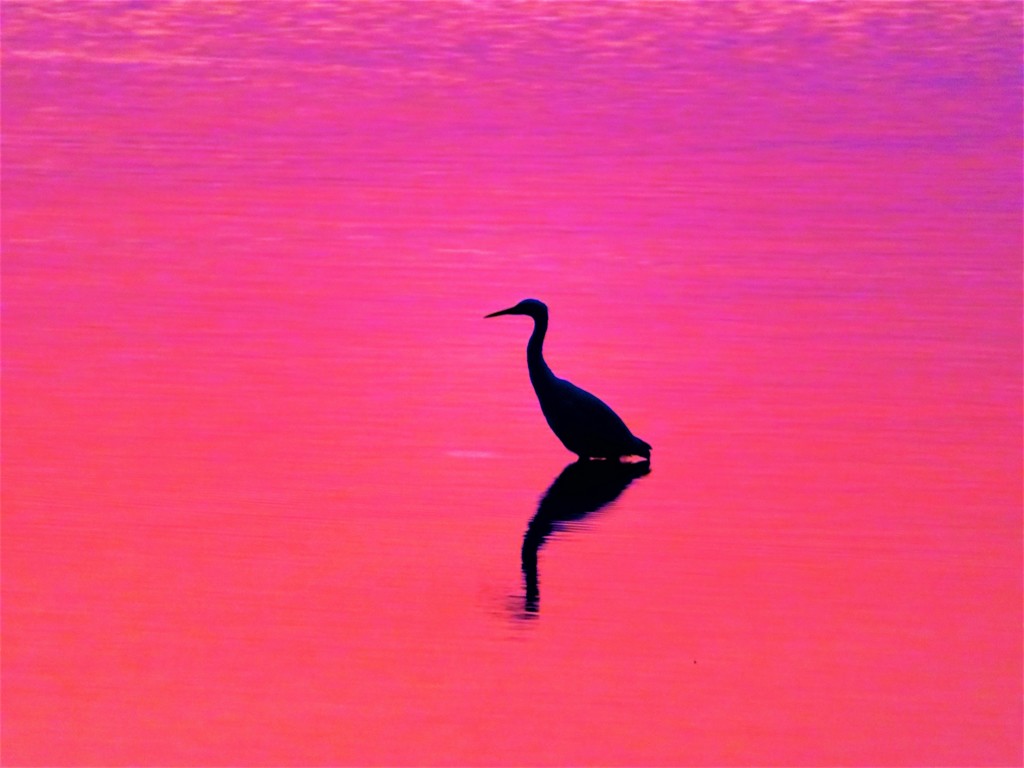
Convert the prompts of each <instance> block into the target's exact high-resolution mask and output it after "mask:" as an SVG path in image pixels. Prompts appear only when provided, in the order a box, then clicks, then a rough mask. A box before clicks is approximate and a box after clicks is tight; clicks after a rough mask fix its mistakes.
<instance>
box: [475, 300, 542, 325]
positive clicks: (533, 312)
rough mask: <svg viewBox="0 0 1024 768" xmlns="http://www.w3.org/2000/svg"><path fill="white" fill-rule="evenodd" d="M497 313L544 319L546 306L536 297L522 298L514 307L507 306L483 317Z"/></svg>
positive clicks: (496, 314)
mask: <svg viewBox="0 0 1024 768" xmlns="http://www.w3.org/2000/svg"><path fill="white" fill-rule="evenodd" d="M498 315H529V316H530V317H532V318H533V319H534V320H540V319H541V318H543V319H545V320H546V319H547V316H548V307H547V305H546V304H545V303H544V302H543V301H538V300H537V299H523V300H522V301H520V302H519V303H518V304H516V305H515V306H514V307H509V308H508V309H503V310H501V311H499V312H492V313H491V314H489V315H484V317H485V318H488V317H497V316H498Z"/></svg>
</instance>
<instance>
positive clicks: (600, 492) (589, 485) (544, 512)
mask: <svg viewBox="0 0 1024 768" xmlns="http://www.w3.org/2000/svg"><path fill="white" fill-rule="evenodd" d="M650 471H651V465H650V462H647V461H643V462H638V463H633V464H628V463H626V464H621V463H619V462H617V461H588V460H586V459H583V460H580V461H577V462H574V463H572V464H570V465H569V466H567V467H566V468H565V469H563V470H562V472H561V474H559V475H558V477H556V478H555V481H554V482H553V483H552V484H551V487H550V488H548V490H547V492H546V493H545V494H544V496H543V498H541V500H540V504H539V505H538V507H537V514H535V515H534V516H533V519H532V520H531V521H530V524H529V525H528V526H527V527H526V534H525V535H524V536H523V576H525V578H526V613H527V614H535V613H537V611H538V610H539V608H540V585H539V583H538V578H537V551H538V550H539V549H540V548H541V547H542V546H544V542H545V541H546V540H547V538H548V536H550V535H551V534H552V533H554V532H555V531H558V530H561V529H562V528H563V527H564V524H565V523H568V522H573V521H576V520H582V519H583V518H585V517H586V516H587V515H590V514H592V513H593V512H596V511H597V510H599V509H601V508H602V507H606V506H608V505H609V504H611V503H612V502H613V501H615V500H616V499H617V498H619V495H620V494H621V493H622V492H623V491H624V490H626V488H627V486H629V484H630V483H632V482H633V481H634V480H635V479H636V478H638V477H643V476H644V475H646V474H648V473H649V472H650Z"/></svg>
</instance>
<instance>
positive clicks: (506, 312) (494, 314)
mask: <svg viewBox="0 0 1024 768" xmlns="http://www.w3.org/2000/svg"><path fill="white" fill-rule="evenodd" d="M515 309H516V308H515V307H509V308H508V309H502V310H500V311H498V312H491V314H489V315H484V320H486V319H487V318H488V317H497V316H498V315H514V314H515V313H516V312H515Z"/></svg>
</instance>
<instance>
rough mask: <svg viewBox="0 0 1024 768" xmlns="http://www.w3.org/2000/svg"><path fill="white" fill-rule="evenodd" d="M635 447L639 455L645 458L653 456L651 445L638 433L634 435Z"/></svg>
mask: <svg viewBox="0 0 1024 768" xmlns="http://www.w3.org/2000/svg"><path fill="white" fill-rule="evenodd" d="M633 448H634V450H635V451H636V455H637V456H643V457H644V458H645V459H648V460H649V459H650V458H651V445H650V443H647V442H645V441H643V440H641V439H640V438H639V437H637V436H636V435H633Z"/></svg>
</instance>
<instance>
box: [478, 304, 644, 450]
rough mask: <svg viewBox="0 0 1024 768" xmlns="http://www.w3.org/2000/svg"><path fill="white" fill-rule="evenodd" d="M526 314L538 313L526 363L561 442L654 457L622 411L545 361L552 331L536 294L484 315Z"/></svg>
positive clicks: (574, 447) (542, 407) (575, 447)
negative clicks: (547, 337)
mask: <svg viewBox="0 0 1024 768" xmlns="http://www.w3.org/2000/svg"><path fill="white" fill-rule="evenodd" d="M499 315H526V316H527V317H531V318H533V333H532V334H531V335H530V341H529V343H527V345H526V365H527V368H528V369H529V371H530V382H531V383H532V384H533V389H534V391H535V392H536V393H537V400H538V401H539V402H540V410H541V413H543V414H544V418H545V419H546V420H547V422H548V426H549V427H551V431H552V432H554V433H555V437H557V438H558V439H559V440H561V441H562V445H564V446H565V447H566V448H568V449H569V450H570V451H571V452H572V453H575V454H576V455H577V456H578V457H579V458H580V459H620V460H621V459H623V458H626V457H642V458H644V459H646V460H647V461H648V462H649V461H650V460H651V446H650V444H648V443H646V442H644V441H643V440H641V439H640V438H639V437H636V436H635V435H634V434H633V433H632V432H630V431H629V427H627V426H626V424H625V422H624V421H623V420H622V419H621V418H619V416H618V414H616V413H615V411H613V410H612V409H611V408H609V407H608V406H607V405H606V404H605V403H604V402H602V401H601V400H600V399H598V398H597V397H595V396H594V395H592V394H590V393H589V392H587V391H586V390H584V389H580V388H579V387H577V386H576V385H575V384H573V383H571V382H569V381H566V380H565V379H560V378H558V377H557V376H555V374H554V373H552V372H551V369H550V368H549V367H548V364H547V363H546V362H544V349H543V348H544V335H545V334H546V333H547V330H548V307H547V305H546V304H545V303H544V302H543V301H539V300H537V299H523V300H522V301H520V302H519V303H518V304H516V305H515V306H514V307H509V308H508V309H502V310H500V311H498V312H492V313H491V314H489V315H485V316H484V317H485V319H486V318H490V317H498V316H499Z"/></svg>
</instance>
